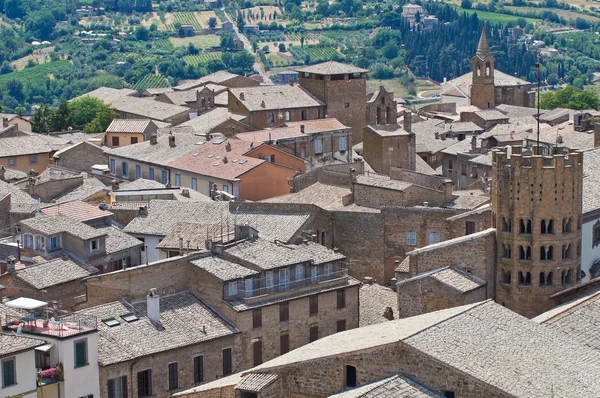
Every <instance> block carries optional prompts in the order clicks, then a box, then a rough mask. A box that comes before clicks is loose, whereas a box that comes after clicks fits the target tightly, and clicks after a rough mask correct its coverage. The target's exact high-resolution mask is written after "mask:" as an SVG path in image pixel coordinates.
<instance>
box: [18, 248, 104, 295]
mask: <svg viewBox="0 0 600 398" xmlns="http://www.w3.org/2000/svg"><path fill="white" fill-rule="evenodd" d="M98 272H99V271H98V269H97V268H95V267H92V266H89V265H86V264H79V263H77V262H76V261H75V260H73V259H71V258H70V257H67V256H63V257H58V258H54V259H50V260H48V261H46V262H43V263H40V264H35V265H30V266H27V267H25V268H21V269H19V270H17V271H15V276H16V277H17V278H19V279H21V280H23V281H25V282H27V283H28V284H30V285H31V286H33V287H34V288H36V289H40V290H41V289H46V288H49V287H52V286H57V285H61V284H63V283H67V282H71V281H76V280H78V279H83V278H87V277H88V276H90V275H93V274H96V273H98Z"/></svg>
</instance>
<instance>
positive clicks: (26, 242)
mask: <svg viewBox="0 0 600 398" xmlns="http://www.w3.org/2000/svg"><path fill="white" fill-rule="evenodd" d="M23 248H25V249H33V235H31V234H24V235H23Z"/></svg>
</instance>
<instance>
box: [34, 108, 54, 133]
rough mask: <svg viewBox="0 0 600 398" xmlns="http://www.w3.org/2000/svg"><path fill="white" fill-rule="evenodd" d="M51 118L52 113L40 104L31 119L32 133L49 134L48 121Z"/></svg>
mask: <svg viewBox="0 0 600 398" xmlns="http://www.w3.org/2000/svg"><path fill="white" fill-rule="evenodd" d="M52 117H53V111H52V109H50V107H48V105H46V104H42V105H41V106H40V107H39V108H37V109H36V111H35V113H34V114H33V117H32V118H31V131H33V132H34V133H49V132H50V120H51V119H52Z"/></svg>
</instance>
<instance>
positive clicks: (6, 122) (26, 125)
mask: <svg viewBox="0 0 600 398" xmlns="http://www.w3.org/2000/svg"><path fill="white" fill-rule="evenodd" d="M0 118H1V119H2V126H1V127H2V128H5V127H9V126H16V127H17V129H19V130H21V131H25V132H28V133H31V122H30V121H29V119H27V118H25V117H23V116H19V115H14V114H7V113H0Z"/></svg>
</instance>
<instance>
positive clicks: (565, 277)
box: [561, 269, 571, 285]
mask: <svg viewBox="0 0 600 398" xmlns="http://www.w3.org/2000/svg"><path fill="white" fill-rule="evenodd" d="M561 281H562V284H563V285H570V284H571V270H570V269H563V271H562V273H561Z"/></svg>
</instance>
